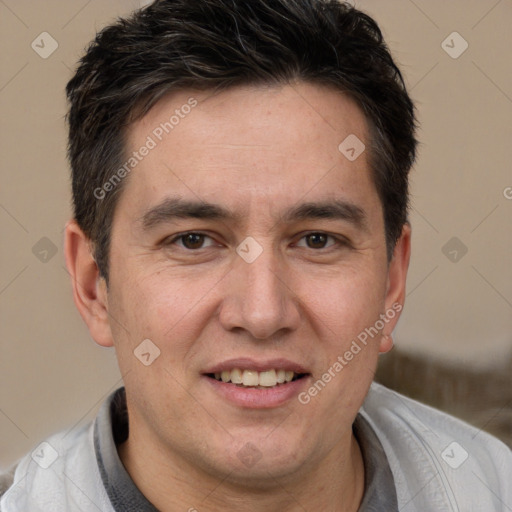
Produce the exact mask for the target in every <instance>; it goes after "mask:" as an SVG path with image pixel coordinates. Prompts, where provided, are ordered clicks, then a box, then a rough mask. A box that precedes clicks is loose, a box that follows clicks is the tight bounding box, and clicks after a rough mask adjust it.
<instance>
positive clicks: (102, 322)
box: [64, 220, 114, 347]
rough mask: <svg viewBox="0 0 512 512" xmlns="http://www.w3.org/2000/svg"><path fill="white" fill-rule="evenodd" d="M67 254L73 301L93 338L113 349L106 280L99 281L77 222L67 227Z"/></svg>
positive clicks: (90, 249)
mask: <svg viewBox="0 0 512 512" xmlns="http://www.w3.org/2000/svg"><path fill="white" fill-rule="evenodd" d="M64 253H65V258H66V266H67V268H68V272H69V274H70V275H71V282H72V285H73V299H74V301H75V305H76V307H77V309H78V311H79V312H80V315H81V316H82V318H83V319H84V321H85V323H86V324H87V327H88V328H89V332H90V333H91V336H92V337H93V338H94V340H95V341H96V343H98V344H99V345H102V346H103V347H111V346H113V344H114V343H113V338H112V333H111V330H110V323H109V315H108V302H107V286H106V283H105V279H103V278H102V277H100V272H99V269H98V265H96V261H95V260H94V257H93V253H92V244H91V241H90V239H89V238H88V237H87V236H86V235H85V234H84V232H83V231H82V230H81V229H80V227H79V226H78V224H77V222H76V221H75V220H71V221H69V222H68V223H67V224H66V230H65V238H64Z"/></svg>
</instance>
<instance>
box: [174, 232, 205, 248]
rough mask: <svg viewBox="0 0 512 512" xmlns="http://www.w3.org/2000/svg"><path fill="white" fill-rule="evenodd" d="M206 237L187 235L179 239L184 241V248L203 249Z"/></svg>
mask: <svg viewBox="0 0 512 512" xmlns="http://www.w3.org/2000/svg"><path fill="white" fill-rule="evenodd" d="M204 238H205V235H202V234H201V233H187V234H186V235H182V236H180V237H179V239H181V240H182V242H183V246H184V247H185V248H187V249H201V246H202V245H203V243H204Z"/></svg>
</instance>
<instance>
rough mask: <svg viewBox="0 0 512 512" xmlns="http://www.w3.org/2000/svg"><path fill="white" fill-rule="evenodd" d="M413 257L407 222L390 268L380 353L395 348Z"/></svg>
mask: <svg viewBox="0 0 512 512" xmlns="http://www.w3.org/2000/svg"><path fill="white" fill-rule="evenodd" d="M410 256H411V225H410V224H409V223H408V222H406V223H405V224H404V226H403V228H402V234H401V235H400V238H399V239H398V241H397V243H396V245H395V248H394V250H393V257H392V258H391V261H390V262H389V266H388V282H387V290H386V299H385V307H386V312H387V313H386V316H387V317H388V318H389V321H388V323H387V324H386V327H385V329H384V332H383V336H382V338H381V341H380V352H381V353H384V352H389V351H390V350H391V348H392V347H393V340H392V338H391V333H392V332H393V329H394V328H395V326H396V324H397V322H398V319H399V318H400V313H401V311H402V308H403V306H404V302H405V282H406V279H407V270H408V269H409V260H410Z"/></svg>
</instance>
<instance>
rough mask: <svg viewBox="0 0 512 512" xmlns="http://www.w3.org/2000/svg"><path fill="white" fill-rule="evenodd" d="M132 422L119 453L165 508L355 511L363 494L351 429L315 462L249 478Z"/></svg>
mask: <svg viewBox="0 0 512 512" xmlns="http://www.w3.org/2000/svg"><path fill="white" fill-rule="evenodd" d="M133 427H135V426H133ZM133 427H132V424H130V436H129V438H128V440H127V441H126V442H125V443H123V444H122V445H120V446H118V452H119V456H120V458H121V460H122V462H123V464H124V466H125V468H126V470H127V471H128V473H129V474H130V476H131V478H132V480H133V481H134V483H135V485H136V486H137V487H138V488H139V490H140V491H141V492H142V493H143V494H144V496H145V497H146V498H147V499H148V500H149V501H150V502H151V503H152V504H153V505H154V506H155V507H156V508H157V509H158V510H160V511H162V512H172V511H175V510H187V511H190V512H194V511H195V510H196V509H197V512H214V511H218V510H225V511H227V512H231V511H233V512H234V511H236V512H243V511H251V512H278V511H279V512H296V511H303V510H330V511H333V512H356V511H357V510H358V508H359V505H360V503H361V500H362V497H363V493H364V465H363V459H362V454H361V451H360V448H359V445H358V443H357V441H356V439H355V437H354V435H353V433H352V431H351V430H350V432H348V433H347V435H346V436H345V437H346V439H342V440H341V441H340V442H339V443H338V444H337V445H336V446H335V447H334V448H333V449H332V450H331V451H330V452H329V453H328V454H327V456H326V457H325V458H324V459H323V460H321V461H319V462H318V463H316V464H315V465H314V466H313V465H311V464H307V463H306V464H303V465H302V467H301V468H300V470H298V471H297V472H295V473H293V474H290V475H286V476H280V477H277V478H276V476H275V475H272V474H271V472H270V471H269V472H268V479H265V480H264V481H263V480H262V479H259V480H258V481H250V482H248V481H240V480H239V479H237V478H236V476H235V475H234V473H233V472H231V473H228V474H220V473H216V474H214V473H213V472H208V471H206V470H203V469H201V468H199V467H198V466H197V465H193V464H191V463H190V461H189V460H187V459H186V458H184V457H182V456H180V455H179V454H176V453H174V452H172V453H170V452H168V451H164V450H162V449H161V448H160V447H157V446H156V444H153V443H151V442H150V443H148V438H147V436H144V437H143V438H142V437H139V432H138V429H137V428H133ZM142 439H144V441H142V442H141V440H142Z"/></svg>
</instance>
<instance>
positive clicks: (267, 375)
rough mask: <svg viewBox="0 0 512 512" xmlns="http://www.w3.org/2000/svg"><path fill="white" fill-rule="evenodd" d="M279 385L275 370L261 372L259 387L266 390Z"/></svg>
mask: <svg viewBox="0 0 512 512" xmlns="http://www.w3.org/2000/svg"><path fill="white" fill-rule="evenodd" d="M276 384H277V376H276V371H275V370H268V371H267V372H260V381H259V385H260V386H264V387H266V388H271V387H272V386H275V385H276Z"/></svg>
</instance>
